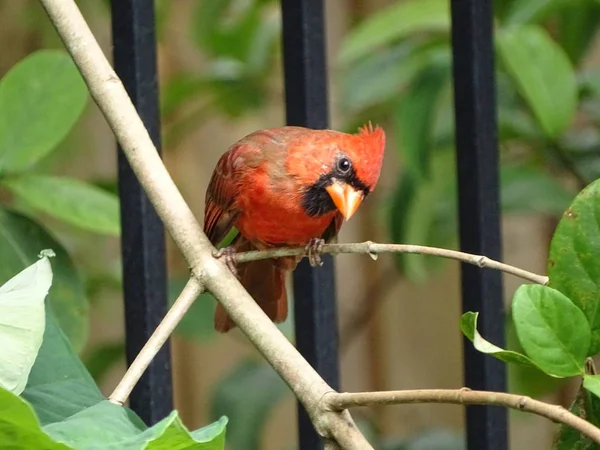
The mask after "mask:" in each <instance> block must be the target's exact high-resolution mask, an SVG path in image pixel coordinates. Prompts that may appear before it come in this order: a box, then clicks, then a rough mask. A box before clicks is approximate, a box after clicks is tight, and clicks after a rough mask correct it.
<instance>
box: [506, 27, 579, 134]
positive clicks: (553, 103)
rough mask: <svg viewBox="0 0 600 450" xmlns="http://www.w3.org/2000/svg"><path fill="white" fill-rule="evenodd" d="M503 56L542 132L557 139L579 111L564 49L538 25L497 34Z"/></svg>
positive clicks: (573, 79) (573, 73)
mask: <svg viewBox="0 0 600 450" xmlns="http://www.w3.org/2000/svg"><path fill="white" fill-rule="evenodd" d="M496 41H497V44H498V49H499V52H500V56H501V58H502V61H503V63H504V66H505V67H506V69H507V71H508V73H509V74H510V75H511V77H512V78H513V79H514V82H515V83H516V84H517V87H518V89H519V92H520V93H521V95H522V96H523V97H524V98H525V100H526V101H527V103H528V104H529V107H530V108H531V110H532V111H533V114H534V115H535V117H536V118H537V120H538V122H539V123H540V125H541V127H542V129H543V130H544V132H545V133H546V135H547V136H548V137H549V138H552V139H554V138H556V137H558V136H559V135H560V134H561V133H562V132H563V131H565V129H566V128H567V127H568V126H569V125H570V124H571V121H572V120H573V116H574V114H575V112H576V108H577V81H576V77H575V72H574V70H573V67H572V65H571V62H570V61H569V58H568V56H567V55H566V54H565V52H564V50H563V49H562V48H561V47H560V46H559V45H558V44H557V43H556V42H554V41H553V40H552V38H551V37H550V36H549V35H548V33H547V32H546V31H545V30H544V29H542V28H540V27H538V26H523V27H517V28H512V29H508V30H504V31H502V32H500V33H498V35H497V39H496Z"/></svg>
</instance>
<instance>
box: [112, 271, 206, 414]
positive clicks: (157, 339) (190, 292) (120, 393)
mask: <svg viewBox="0 0 600 450" xmlns="http://www.w3.org/2000/svg"><path fill="white" fill-rule="evenodd" d="M201 293H202V286H201V285H200V283H199V282H198V280H197V279H196V278H194V277H192V278H190V279H189V280H188V282H187V283H186V285H185V287H184V288H183V290H182V291H181V294H179V297H177V300H175V303H173V306H172V307H171V309H169V311H168V312H167V314H166V315H165V317H164V319H163V320H162V321H161V322H160V324H159V325H158V327H156V330H154V333H152V336H150V339H148V342H146V345H144V348H143V349H142V350H141V351H140V353H138V355H137V356H136V357H135V359H134V360H133V362H132V363H131V366H129V369H127V372H126V373H125V376H124V377H123V378H122V379H121V381H120V382H119V384H118V385H117V387H116V388H115V390H114V391H113V393H112V394H111V395H110V397H109V398H108V399H109V400H110V401H111V402H113V403H115V404H117V405H122V404H124V403H125V400H127V397H129V394H131V391H132V390H133V387H134V386H135V385H136V384H137V382H138V381H139V380H140V378H141V377H142V375H143V374H144V372H145V371H146V369H147V368H148V366H149V365H150V363H151V362H152V359H154V357H155V356H156V354H157V353H158V351H159V350H160V349H161V347H162V346H163V345H164V344H165V342H166V341H167V339H168V338H169V336H171V334H173V331H175V328H176V327H177V325H178V324H179V322H181V319H182V318H183V316H184V314H185V313H186V312H187V311H188V309H190V306H192V304H193V303H194V300H196V298H198V296H199V295H200V294H201Z"/></svg>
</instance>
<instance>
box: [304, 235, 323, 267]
mask: <svg viewBox="0 0 600 450" xmlns="http://www.w3.org/2000/svg"><path fill="white" fill-rule="evenodd" d="M323 245H325V240H324V239H321V238H312V239H311V240H310V241H308V244H306V247H304V248H305V249H306V255H307V256H308V262H309V263H310V265H311V267H317V266H319V267H320V266H322V265H323V261H322V260H321V252H322V251H323Z"/></svg>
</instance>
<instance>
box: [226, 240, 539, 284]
mask: <svg viewBox="0 0 600 450" xmlns="http://www.w3.org/2000/svg"><path fill="white" fill-rule="evenodd" d="M322 253H331V254H334V255H336V254H340V253H361V254H366V255H370V256H371V257H372V258H373V259H377V256H378V255H379V254H381V253H414V254H419V255H430V256H438V257H440V258H447V259H454V260H457V261H462V262H465V263H467V264H472V265H474V266H477V267H481V268H484V267H485V268H488V269H494V270H500V271H502V272H506V273H509V274H511V275H514V276H516V277H519V278H523V279H525V280H528V281H532V282H534V283H537V284H544V285H545V284H548V277H546V276H544V275H538V274H535V273H532V272H529V271H527V270H524V269H519V268H518V267H514V266H510V265H508V264H504V263H501V262H498V261H494V260H493V259H490V258H488V257H487V256H483V255H473V254H470V253H464V252H459V251H456V250H447V249H445V248H436V247H426V246H424V245H409V244H377V243H375V242H371V241H366V242H361V243H359V244H325V245H324V246H323V251H322ZM282 256H306V250H305V249H304V248H302V247H298V248H276V249H273V250H255V251H251V252H244V253H238V254H237V255H235V260H236V261H237V262H239V263H241V262H248V261H256V260H259V259H268V258H280V257H282Z"/></svg>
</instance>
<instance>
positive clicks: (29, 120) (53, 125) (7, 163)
mask: <svg viewBox="0 0 600 450" xmlns="http://www.w3.org/2000/svg"><path fill="white" fill-rule="evenodd" d="M86 101H87V89H86V87H85V84H84V83H83V80H82V79H81V76H80V74H79V72H78V71H77V68H76V67H75V65H74V64H73V61H72V60H71V58H70V57H69V55H68V54H67V53H66V52H64V51H58V50H41V51H38V52H35V53H33V54H32V55H30V56H28V57H27V58H25V59H24V60H22V61H21V62H19V63H18V64H17V65H15V66H14V67H13V68H12V69H11V70H10V71H9V72H8V73H7V74H6V75H5V76H4V78H2V80H0V172H18V171H22V170H24V169H26V168H27V167H29V166H31V165H32V164H34V163H36V162H37V161H38V160H39V159H41V158H42V157H43V156H45V155H46V154H47V153H49V152H50V151H51V150H52V149H53V148H54V147H55V146H56V145H57V144H58V143H59V142H60V141H62V140H63V138H64V137H65V136H66V135H67V133H68V132H69V131H70V130H71V128H72V127H73V125H74V124H75V122H76V121H77V119H78V118H79V117H80V116H81V114H82V112H83V109H84V107H85V104H86Z"/></svg>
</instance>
